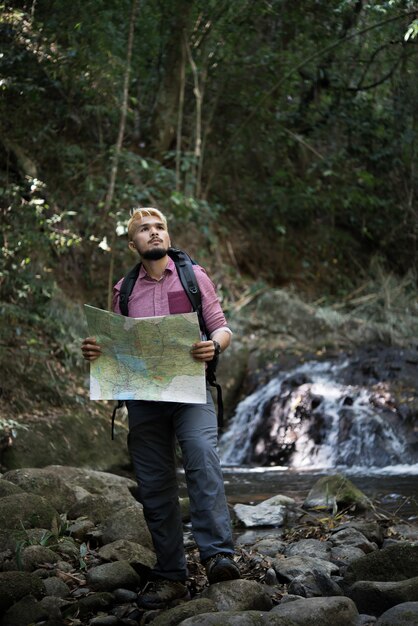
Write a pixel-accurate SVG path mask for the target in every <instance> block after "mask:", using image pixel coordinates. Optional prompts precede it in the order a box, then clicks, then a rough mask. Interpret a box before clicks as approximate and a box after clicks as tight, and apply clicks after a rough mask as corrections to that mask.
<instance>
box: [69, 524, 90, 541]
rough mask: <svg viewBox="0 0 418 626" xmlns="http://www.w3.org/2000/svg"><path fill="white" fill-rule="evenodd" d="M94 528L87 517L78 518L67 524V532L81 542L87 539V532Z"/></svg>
mask: <svg viewBox="0 0 418 626" xmlns="http://www.w3.org/2000/svg"><path fill="white" fill-rule="evenodd" d="M93 528H95V525H94V524H93V522H92V521H91V520H89V519H78V520H76V521H75V522H73V523H72V524H70V525H69V526H68V532H69V533H70V535H71V537H74V539H76V540H77V541H80V542H81V543H83V542H85V541H86V540H87V537H88V536H89V532H90V531H91V530H93Z"/></svg>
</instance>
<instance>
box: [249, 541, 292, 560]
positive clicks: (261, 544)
mask: <svg viewBox="0 0 418 626" xmlns="http://www.w3.org/2000/svg"><path fill="white" fill-rule="evenodd" d="M285 547H286V544H285V542H284V541H281V539H277V537H274V536H269V537H264V538H263V539H260V540H259V541H257V543H255V544H254V545H253V546H252V549H253V550H255V551H256V552H259V553H260V554H264V555H265V556H271V557H275V556H277V555H278V554H282V553H283V551H284V549H285Z"/></svg>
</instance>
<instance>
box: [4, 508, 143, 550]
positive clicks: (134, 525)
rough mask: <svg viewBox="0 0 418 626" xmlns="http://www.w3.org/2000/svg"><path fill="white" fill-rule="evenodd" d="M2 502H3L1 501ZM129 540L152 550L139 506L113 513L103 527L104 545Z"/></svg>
mask: <svg viewBox="0 0 418 626" xmlns="http://www.w3.org/2000/svg"><path fill="white" fill-rule="evenodd" d="M0 502H1V501H0ZM118 539H127V540H128V541H133V542H134V543H139V544H141V545H142V546H145V547H146V548H149V549H152V547H153V544H152V539H151V534H150V532H149V530H148V527H147V525H146V523H145V518H144V513H143V511H142V507H141V506H140V505H139V504H134V505H132V506H128V507H124V508H122V509H120V510H119V511H117V512H116V513H113V515H111V517H109V518H108V519H107V520H106V522H105V523H104V525H103V543H105V544H106V543H111V542H112V541H117V540H118Z"/></svg>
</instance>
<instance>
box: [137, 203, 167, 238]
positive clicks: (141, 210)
mask: <svg viewBox="0 0 418 626" xmlns="http://www.w3.org/2000/svg"><path fill="white" fill-rule="evenodd" d="M152 216H155V217H158V219H159V220H161V222H162V223H163V224H164V226H165V227H166V228H167V218H166V216H165V215H164V213H162V212H161V211H160V210H159V209H154V208H153V207H138V208H136V209H132V211H131V218H130V220H129V221H128V237H129V239H130V241H132V238H133V236H134V234H135V232H136V230H137V228H138V223H139V222H140V221H141V220H142V218H143V217H152Z"/></svg>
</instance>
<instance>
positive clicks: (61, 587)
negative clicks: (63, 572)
mask: <svg viewBox="0 0 418 626" xmlns="http://www.w3.org/2000/svg"><path fill="white" fill-rule="evenodd" d="M44 585H45V589H46V595H47V596H55V597H57V598H68V596H69V595H70V588H69V587H68V585H66V584H65V582H64V581H63V580H61V578H58V576H50V577H49V578H46V579H45V580H44Z"/></svg>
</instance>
